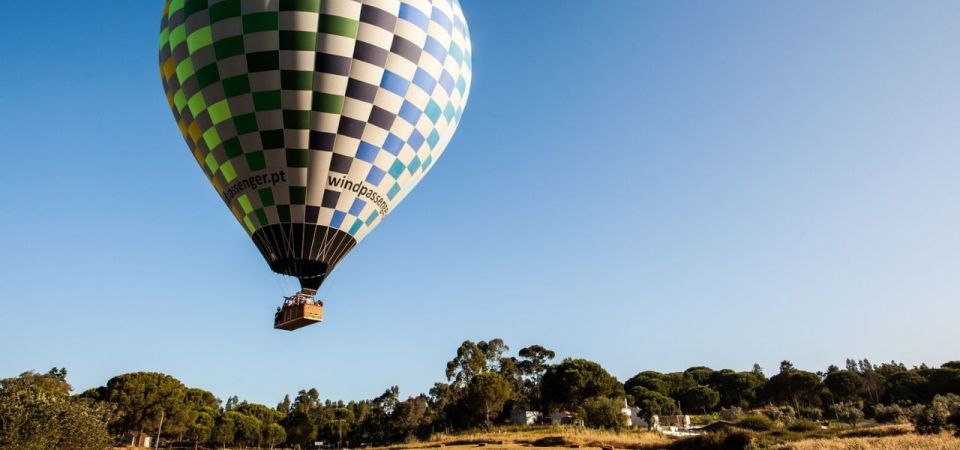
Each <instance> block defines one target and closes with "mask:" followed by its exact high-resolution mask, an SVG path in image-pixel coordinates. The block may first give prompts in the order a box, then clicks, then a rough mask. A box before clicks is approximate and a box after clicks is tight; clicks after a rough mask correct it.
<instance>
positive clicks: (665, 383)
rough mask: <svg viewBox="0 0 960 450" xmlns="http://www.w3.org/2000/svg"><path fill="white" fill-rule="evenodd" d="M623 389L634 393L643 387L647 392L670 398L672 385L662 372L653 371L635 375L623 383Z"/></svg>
mask: <svg viewBox="0 0 960 450" xmlns="http://www.w3.org/2000/svg"><path fill="white" fill-rule="evenodd" d="M623 387H624V390H626V392H633V391H634V390H636V389H637V388H641V387H642V388H644V389H646V390H649V391H654V392H659V393H661V394H663V395H666V396H669V395H670V393H671V392H670V391H671V383H670V381H669V380H668V379H667V377H666V376H665V375H664V374H662V373H660V372H654V371H652V370H647V371H644V372H640V373H638V374H636V375H634V376H633V377H632V378H630V379H629V380H627V381H626V382H625V383H623Z"/></svg>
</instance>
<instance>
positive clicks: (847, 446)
mask: <svg viewBox="0 0 960 450" xmlns="http://www.w3.org/2000/svg"><path fill="white" fill-rule="evenodd" d="M756 436H757V437H758V440H757V442H756V443H755V445H756V448H757V449H760V450H960V439H958V438H955V437H953V436H952V435H950V434H947V433H944V434H941V435H936V436H921V435H917V434H915V433H913V431H912V427H910V426H909V425H882V426H873V427H861V428H859V429H845V428H839V429H832V430H829V431H828V430H822V431H817V432H816V433H807V434H798V433H789V435H788V436H784V435H780V436H777V435H776V434H764V433H760V434H757V435H756ZM812 436H817V437H816V438H814V437H812ZM674 443H676V439H674V438H669V437H666V436H663V435H661V434H659V433H653V432H648V431H638V430H625V431H623V432H621V433H619V434H618V433H614V432H604V431H598V430H589V429H583V428H578V427H566V426H554V427H533V428H525V427H503V428H498V429H494V430H491V431H485V432H473V433H462V434H455V435H442V434H441V435H435V436H434V437H433V438H432V439H431V440H429V441H425V442H416V443H410V444H404V445H394V446H390V447H388V448H389V449H391V450H400V449H411V450H423V449H428V448H439V447H444V449H445V450H459V449H466V448H477V447H478V446H479V445H480V444H483V448H485V449H490V450H494V449H498V450H499V449H505V450H518V449H527V450H535V449H536V448H537V447H540V448H549V447H553V448H570V447H580V448H581V449H583V450H587V449H600V448H603V447H613V448H617V449H632V450H660V449H668V448H670V447H671V446H672V444H674Z"/></svg>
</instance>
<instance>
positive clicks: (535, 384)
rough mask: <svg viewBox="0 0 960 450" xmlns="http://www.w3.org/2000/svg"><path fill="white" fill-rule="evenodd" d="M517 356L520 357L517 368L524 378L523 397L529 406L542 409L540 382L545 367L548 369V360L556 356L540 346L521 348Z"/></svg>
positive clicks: (545, 369)
mask: <svg viewBox="0 0 960 450" xmlns="http://www.w3.org/2000/svg"><path fill="white" fill-rule="evenodd" d="M518 356H520V362H519V363H518V367H519V368H520V371H521V372H522V373H523V377H524V383H523V390H524V394H525V397H526V398H527V400H528V401H529V402H530V404H531V406H533V407H534V408H537V409H542V408H543V396H542V395H541V393H540V381H541V380H542V379H543V374H544V372H546V371H547V367H549V362H550V360H552V359H553V358H555V357H556V356H557V354H556V353H555V352H554V351H553V350H550V349H547V348H545V347H543V346H541V345H531V346H529V347H524V348H521V349H520V352H519V353H518Z"/></svg>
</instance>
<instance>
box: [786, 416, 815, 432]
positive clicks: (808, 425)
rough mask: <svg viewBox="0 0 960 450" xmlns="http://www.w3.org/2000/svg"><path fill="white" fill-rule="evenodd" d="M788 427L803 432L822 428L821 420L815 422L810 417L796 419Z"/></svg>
mask: <svg viewBox="0 0 960 450" xmlns="http://www.w3.org/2000/svg"><path fill="white" fill-rule="evenodd" d="M787 429H788V430H790V431H794V432H797V433H803V432H806V431H814V430H819V429H820V422H815V421H813V420H809V419H797V420H794V421H793V423H791V424H790V425H789V426H787Z"/></svg>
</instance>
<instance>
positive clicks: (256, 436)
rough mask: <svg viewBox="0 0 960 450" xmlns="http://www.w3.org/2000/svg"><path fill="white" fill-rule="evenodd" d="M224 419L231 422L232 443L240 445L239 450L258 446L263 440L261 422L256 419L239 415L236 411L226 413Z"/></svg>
mask: <svg viewBox="0 0 960 450" xmlns="http://www.w3.org/2000/svg"><path fill="white" fill-rule="evenodd" d="M224 417H226V418H227V419H228V420H232V421H233V432H234V443H236V444H240V447H241V448H246V447H248V446H249V447H259V446H260V442H261V441H262V440H263V435H262V434H261V432H262V430H263V422H261V421H260V420H258V419H257V418H256V417H253V416H249V415H246V414H243V413H240V412H238V411H237V410H236V409H235V410H233V411H227V412H226V413H225V414H224Z"/></svg>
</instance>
